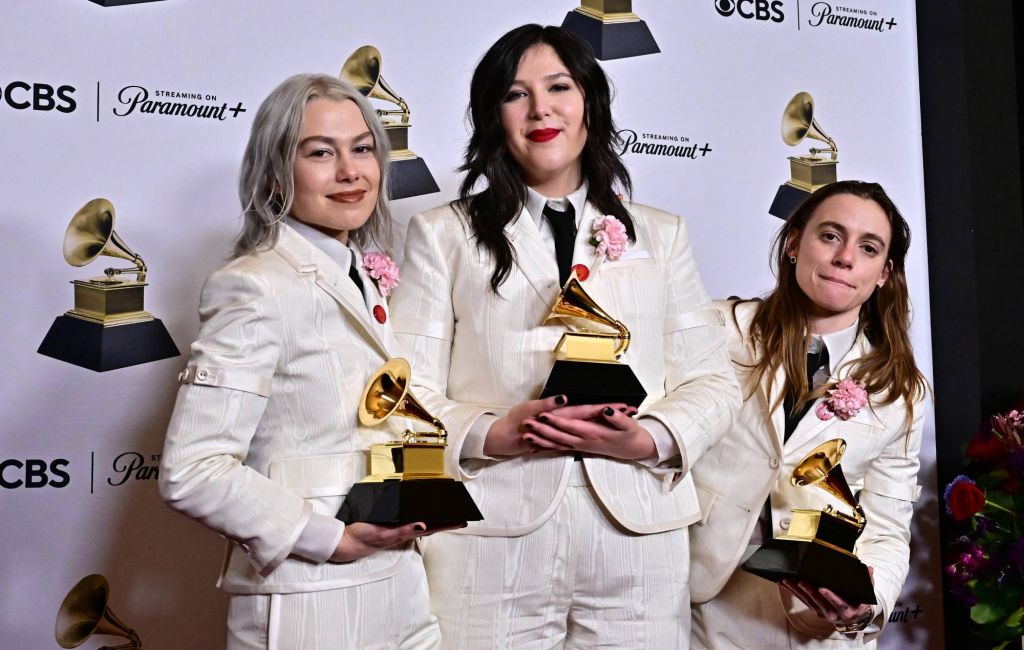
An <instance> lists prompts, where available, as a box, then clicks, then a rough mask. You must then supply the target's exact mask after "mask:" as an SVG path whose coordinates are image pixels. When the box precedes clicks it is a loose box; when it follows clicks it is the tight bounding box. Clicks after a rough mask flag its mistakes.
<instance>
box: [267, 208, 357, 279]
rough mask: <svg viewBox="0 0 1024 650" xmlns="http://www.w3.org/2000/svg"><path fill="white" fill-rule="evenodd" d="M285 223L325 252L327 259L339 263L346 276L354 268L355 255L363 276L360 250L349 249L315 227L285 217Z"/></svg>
mask: <svg viewBox="0 0 1024 650" xmlns="http://www.w3.org/2000/svg"><path fill="white" fill-rule="evenodd" d="M284 222H285V224H287V225H288V226H291V228H292V229H293V230H295V232H297V233H299V234H300V235H302V237H303V238H304V239H306V241H308V242H309V243H310V244H313V245H314V246H316V247H317V248H319V249H320V250H321V251H323V252H324V254H325V255H327V257H329V258H331V259H332V260H334V261H335V262H337V263H338V266H340V267H341V270H342V271H344V272H345V274H346V275H347V274H348V269H349V267H350V266H352V257H353V255H354V256H355V260H356V269H357V270H358V271H359V273H360V275H362V269H361V268H359V267H361V266H362V256H361V255H360V254H359V251H358V250H353V249H352V248H349V247H348V246H346V245H345V244H342V243H341V242H340V241H338V240H337V239H335V238H334V237H331V236H330V235H328V234H326V233H323V232H320V231H319V230H317V229H316V228H314V227H313V226H310V225H307V224H305V223H302V222H301V221H299V220H298V219H293V218H292V217H285V218H284Z"/></svg>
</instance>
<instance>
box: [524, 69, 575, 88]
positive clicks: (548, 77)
mask: <svg viewBox="0 0 1024 650" xmlns="http://www.w3.org/2000/svg"><path fill="white" fill-rule="evenodd" d="M559 77H569V79H572V75H571V74H569V73H568V72H552V73H551V74H548V75H544V76H543V77H542V79H543V80H544V81H551V80H552V79H557V78H559ZM516 84H519V85H520V86H525V85H526V82H525V81H523V80H522V79H513V80H512V85H513V86H514V85H516Z"/></svg>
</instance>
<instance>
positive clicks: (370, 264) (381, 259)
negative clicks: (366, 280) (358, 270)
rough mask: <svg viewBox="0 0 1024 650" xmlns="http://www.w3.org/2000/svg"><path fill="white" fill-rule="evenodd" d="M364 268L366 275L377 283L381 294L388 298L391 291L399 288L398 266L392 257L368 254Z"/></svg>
mask: <svg viewBox="0 0 1024 650" xmlns="http://www.w3.org/2000/svg"><path fill="white" fill-rule="evenodd" d="M363 268H364V269H366V273H367V274H368V275H369V276H370V277H371V278H372V279H373V281H374V282H376V283H377V288H378V289H380V292H381V294H382V295H383V296H384V297H385V298H387V297H388V296H390V295H391V290H392V289H394V288H395V287H396V286H398V280H399V272H398V265H397V264H395V263H394V261H392V259H391V258H390V257H388V256H387V255H384V254H383V253H366V254H364V255H363Z"/></svg>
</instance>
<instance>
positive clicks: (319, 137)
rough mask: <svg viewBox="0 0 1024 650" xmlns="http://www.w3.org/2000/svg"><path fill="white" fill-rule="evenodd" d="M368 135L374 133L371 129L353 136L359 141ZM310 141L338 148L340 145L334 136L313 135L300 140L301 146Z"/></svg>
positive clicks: (355, 140) (353, 140) (354, 139)
mask: <svg viewBox="0 0 1024 650" xmlns="http://www.w3.org/2000/svg"><path fill="white" fill-rule="evenodd" d="M367 136H369V137H372V136H373V133H371V132H370V131H369V130H367V131H363V132H362V133H360V134H359V135H357V136H355V137H354V138H352V142H359V141H360V140H364V139H365V138H366V137H367ZM310 142H323V143H324V144H327V145H330V146H332V147H335V148H337V146H338V141H337V140H335V139H334V138H332V137H330V136H326V135H311V136H309V137H306V138H303V139H302V140H301V141H300V142H299V146H300V147H302V146H305V145H307V144H309V143H310Z"/></svg>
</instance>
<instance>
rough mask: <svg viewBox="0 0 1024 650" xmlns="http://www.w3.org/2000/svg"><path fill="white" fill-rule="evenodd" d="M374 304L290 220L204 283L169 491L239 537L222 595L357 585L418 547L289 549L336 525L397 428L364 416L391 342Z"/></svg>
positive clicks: (180, 504)
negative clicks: (366, 422) (339, 556)
mask: <svg viewBox="0 0 1024 650" xmlns="http://www.w3.org/2000/svg"><path fill="white" fill-rule="evenodd" d="M370 284H371V286H372V283H370ZM371 291H376V289H375V288H371ZM377 295H378V297H379V294H377ZM380 304H381V306H383V307H385V309H386V303H385V301H384V299H383V298H380ZM367 312H368V310H367V307H366V303H365V302H364V300H363V297H362V296H361V295H360V294H359V292H358V290H357V289H356V287H355V285H354V283H352V281H351V280H350V279H349V277H348V270H347V269H342V268H341V267H340V266H338V264H337V263H336V262H335V261H334V260H332V259H331V258H330V257H329V256H328V255H326V254H325V253H323V252H322V251H320V250H319V249H318V248H316V247H315V246H314V245H313V244H311V243H310V242H309V241H307V240H306V239H304V238H303V237H302V236H301V235H299V234H298V233H296V232H295V231H294V230H292V229H291V228H289V227H288V226H286V225H284V224H282V226H281V229H280V235H279V238H278V240H277V243H276V244H275V245H274V246H273V247H272V248H271V249H269V250H266V251H262V252H258V253H254V254H251V255H246V256H244V257H241V258H239V259H236V260H234V261H232V262H231V263H229V264H228V265H227V266H225V267H224V268H222V269H220V270H218V271H216V272H214V273H213V274H212V275H211V276H210V278H209V279H208V280H207V282H206V285H205V286H204V287H203V292H202V297H201V300H200V308H199V313H200V319H201V325H200V331H199V337H198V339H197V340H196V341H195V343H193V344H192V350H191V355H190V357H189V362H188V364H189V365H188V368H187V369H186V371H185V372H184V373H182V374H183V385H182V386H181V387H180V388H179V391H178V399H177V403H176V404H175V407H174V412H173V415H172V417H171V422H170V425H169V427H168V431H167V439H166V442H165V444H164V453H163V457H162V463H161V468H160V490H161V494H162V495H163V497H164V498H165V499H166V500H167V502H168V503H169V504H170V505H171V506H172V507H173V508H175V509H176V510H179V511H181V512H183V513H185V514H187V515H189V516H190V517H193V518H194V519H197V520H198V521H200V522H202V523H203V524H205V525H207V526H209V527H210V528H212V529H214V530H216V531H217V532H219V533H221V534H222V535H223V536H225V537H226V538H228V539H229V540H230V541H231V542H232V543H230V544H229V547H228V551H227V558H226V559H225V564H224V570H223V574H222V576H221V586H222V587H223V588H224V589H225V590H227V591H229V592H233V593H288V592H301V591H315V590H321V589H329V588H336V587H345V586H349V585H355V584H361V583H364V582H369V581H373V580H379V579H382V578H385V577H388V576H390V575H393V574H394V573H395V572H396V571H397V570H398V569H399V568H400V562H401V561H402V560H403V558H404V557H405V555H406V554H407V553H411V552H412V551H410V550H408V549H407V548H406V549H394V550H385V551H381V552H378V553H375V554H374V555H371V556H370V557H368V558H365V559H362V560H358V561H356V562H351V563H347V564H336V563H330V562H326V560H327V559H328V557H329V551H330V549H323V551H322V552H321V553H319V554H317V553H311V554H310V555H314V556H316V555H319V556H316V557H299V556H297V555H294V554H293V550H294V548H295V544H296V541H297V540H298V539H299V536H300V533H301V532H302V531H303V529H304V528H305V526H306V524H307V522H309V521H310V519H311V518H321V519H319V523H320V524H321V528H326V529H327V530H331V527H332V526H333V527H334V528H333V530H335V531H339V532H340V530H341V528H340V527H341V524H340V522H335V521H334V520H333V517H334V514H335V513H336V512H337V510H338V508H339V506H340V504H341V502H342V501H343V499H344V496H345V495H346V494H347V493H348V490H349V487H350V486H351V485H352V484H353V483H354V482H356V481H359V480H360V479H362V478H363V477H364V476H366V451H367V449H368V448H369V446H370V445H371V444H373V443H376V442H385V441H389V440H394V439H395V438H396V434H395V432H394V431H393V430H392V429H391V427H390V426H387V424H389V423H386V424H385V426H382V427H376V428H374V429H368V428H363V427H361V426H360V425H359V423H358V420H357V411H356V408H357V403H358V401H359V397H360V393H361V391H362V389H363V387H364V386H365V384H366V382H367V380H368V379H369V377H370V375H371V374H372V373H373V371H374V370H375V369H376V368H378V367H379V366H380V365H381V364H383V363H384V362H385V361H386V360H387V359H388V358H390V357H391V356H393V348H394V338H393V335H392V334H391V332H390V328H389V326H388V324H381V323H378V322H376V320H374V319H373V318H371V317H370V316H369V315H368V313H367ZM336 537H338V538H340V534H337V535H336ZM335 543H336V540H335Z"/></svg>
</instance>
